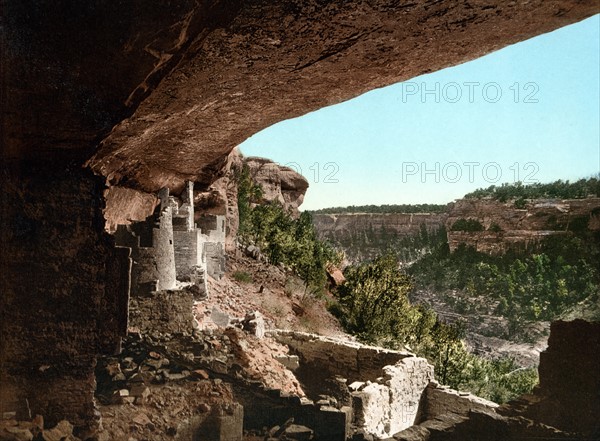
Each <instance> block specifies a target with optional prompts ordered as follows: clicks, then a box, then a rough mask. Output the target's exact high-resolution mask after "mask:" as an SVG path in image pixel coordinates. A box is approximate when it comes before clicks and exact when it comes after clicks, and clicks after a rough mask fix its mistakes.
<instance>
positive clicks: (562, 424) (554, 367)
mask: <svg viewBox="0 0 600 441" xmlns="http://www.w3.org/2000/svg"><path fill="white" fill-rule="evenodd" d="M599 353H600V322H591V323H590V322H586V321H584V320H573V321H571V322H565V321H556V322H553V323H552V326H551V328H550V338H549V339H548V349H546V350H545V351H544V352H542V353H541V355H540V366H539V375H540V384H539V386H538V387H537V388H536V390H534V393H533V394H532V395H525V396H524V397H522V398H520V399H519V400H517V401H516V402H513V403H509V404H508V405H507V406H504V408H503V409H502V413H503V414H505V415H522V416H525V417H527V418H531V419H534V420H536V421H540V422H542V423H544V424H548V425H550V426H553V427H557V428H559V429H562V430H566V431H570V432H576V433H581V434H584V435H586V436H587V437H589V438H585V439H598V438H597V437H598V436H600V421H599V420H598V415H600V358H599V357H598V354H599Z"/></svg>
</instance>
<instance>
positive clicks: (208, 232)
mask: <svg viewBox="0 0 600 441" xmlns="http://www.w3.org/2000/svg"><path fill="white" fill-rule="evenodd" d="M0 10H1V11H2V12H1V26H0V29H1V33H0V35H1V39H2V40H1V48H2V52H1V55H0V76H1V79H2V83H1V87H0V100H1V106H0V107H1V115H2V118H1V121H0V128H1V129H0V157H1V159H2V160H1V164H0V183H1V188H2V191H1V193H0V194H1V199H0V225H1V228H0V292H1V298H0V423H2V424H1V425H0V428H1V429H2V430H3V432H1V433H0V437H1V439H10V440H31V439H33V436H34V435H35V436H36V438H35V439H44V440H75V439H81V440H86V439H88V440H98V439H100V440H104V441H107V440H112V439H123V440H126V441H132V440H138V441H141V440H143V439H152V440H154V439H161V440H168V439H173V440H203V439H207V440H213V439H214V440H223V441H224V440H241V439H242V433H243V430H246V431H251V430H255V429H256V430H258V429H262V428H263V427H267V428H271V427H274V426H278V429H276V430H272V433H270V434H269V435H270V436H271V438H272V439H309V437H310V436H314V437H315V439H319V440H332V441H333V440H344V439H347V438H351V437H354V438H352V439H357V440H358V439H385V438H386V437H391V436H394V437H395V438H394V439H406V440H408V439H431V440H433V439H452V440H459V439H460V440H465V439H481V440H483V439H486V440H487V439H498V440H500V439H502V440H509V439H510V440H512V439H515V440H516V439H531V437H538V438H537V439H559V438H553V437H561V436H562V437H563V438H560V439H567V438H565V437H568V435H565V434H564V433H571V432H574V431H577V432H578V433H579V432H580V433H586V434H590V433H592V431H593V430H594V428H595V427H596V428H597V426H595V424H596V423H597V416H598V415H600V405H599V399H598V394H597V391H598V390H600V379H599V378H600V377H599V376H598V375H597V373H598V372H600V366H598V363H599V361H598V357H597V354H598V351H599V350H600V349H599V345H600V342H599V341H600V337H599V335H600V329H599V327H598V324H597V323H595V324H594V323H586V322H583V321H576V322H571V323H563V322H557V323H555V324H554V325H553V328H552V335H551V337H550V342H549V348H548V350H547V351H546V352H545V353H544V354H542V359H541V364H540V378H541V383H540V386H539V388H538V390H537V392H536V394H535V395H533V396H530V397H526V398H523V400H522V401H521V402H520V403H519V404H518V405H514V406H512V407H510V406H509V407H506V408H504V409H498V411H497V410H496V406H495V405H494V404H493V403H489V402H485V401H484V400H481V399H478V398H477V397H473V396H471V395H467V394H461V393H459V392H456V391H451V390H448V389H447V388H445V387H444V386H442V385H439V384H438V383H436V382H435V381H434V378H433V373H432V368H431V366H430V365H429V364H428V363H427V361H426V360H424V359H421V358H418V357H415V356H414V355H413V354H411V353H410V352H402V351H400V352H394V351H384V350H381V349H379V348H372V347H367V346H363V345H358V344H354V343H352V342H342V341H340V340H336V339H332V338H328V337H319V336H315V335H311V334H302V333H294V332H287V331H276V330H272V329H266V330H265V329H264V322H263V321H262V318H261V316H260V314H256V313H250V314H248V315H247V316H245V317H243V318H237V319H235V318H231V317H229V316H227V315H226V314H224V313H222V314H223V317H224V318H223V321H224V322H225V325H226V326H227V325H228V324H230V325H231V326H229V327H223V328H222V329H221V331H219V332H216V331H215V332H212V331H211V330H207V329H201V327H199V326H198V323H197V321H196V320H195V319H194V316H193V313H192V311H193V309H194V308H195V307H196V306H197V305H201V304H202V302H204V301H206V297H207V296H208V297H210V296H211V295H212V294H211V292H210V287H209V285H210V283H213V282H211V281H217V282H218V280H219V279H220V278H221V277H223V275H224V273H225V271H226V266H227V265H226V260H225V259H226V255H227V254H226V252H227V251H232V250H234V249H235V242H234V237H235V229H236V228H237V226H236V219H237V217H236V216H237V214H236V206H235V197H234V195H233V194H232V186H231V185H230V184H231V182H229V181H228V179H229V177H230V175H229V174H228V173H229V170H230V169H231V167H232V162H234V161H235V160H236V159H235V157H234V156H235V155H230V153H231V152H232V150H233V149H234V148H235V147H236V146H237V145H238V144H240V143H241V142H242V141H243V140H244V139H246V138H248V137H249V136H251V135H252V134H254V133H256V132H257V131H259V130H261V129H263V128H265V127H268V126H270V125H272V124H274V123H275V122H278V121H281V120H284V119H287V118H291V117H295V116H299V115H302V114H305V113H307V112H309V111H312V110H316V109H318V108H320V107H323V106H326V105H330V104H334V103H339V102H342V101H344V100H347V99H350V98H352V97H355V96H357V95H359V94H361V93H364V92H366V91H369V90H372V89H375V88H378V87H382V86H385V85H389V84H392V83H395V82H399V81H402V80H406V79H409V78H412V77H415V76H417V75H420V74H423V73H426V72H431V71H434V70H438V69H442V68H445V67H448V66H452V65H455V64H458V63H462V62H465V61H468V60H472V59H474V58H477V57H480V56H482V55H484V54H486V53H489V52H491V51H494V50H497V49H499V48H502V47H504V46H507V45H510V44H514V43H517V42H519V41H522V40H525V39H527V38H530V37H533V36H535V35H539V34H541V33H545V32H549V31H552V30H554V29H557V28H559V27H562V26H566V25H569V24H572V23H575V22H578V21H580V20H583V19H584V18H587V17H590V16H592V15H594V14H597V13H598V12H599V7H598V2H596V1H592V0H551V1H547V0H544V1H542V0H534V1H528V2H523V1H510V2H509V1H506V2H499V1H496V2H490V1H487V0H477V1H469V2H466V1H465V2H449V1H441V2H440V1H430V0H416V1H413V2H401V1H387V0H373V1H338V0H334V1H330V2H320V1H313V0H308V1H296V0H284V1H278V2H273V1H263V0H256V1H250V2H240V1H233V0H232V1H221V0H214V1H205V0H194V1H191V0H178V1H172V2H161V1H156V0H150V1H134V0H124V1H119V2H101V1H89V2H73V1H65V0H54V1H46V0H35V1H31V0H18V1H17V0H2V2H1V7H0ZM284 147H285V146H282V148H284ZM228 176H229V177H228ZM281 176H282V177H281V182H282V183H283V182H285V185H283V184H281V183H280V185H279V188H282V189H283V190H282V191H285V195H284V196H281V195H279V196H277V197H281V198H282V200H283V201H284V202H286V203H296V204H297V203H299V202H301V200H302V197H303V195H304V192H305V191H306V186H305V185H304V183H303V182H302V179H301V177H297V176H294V175H293V173H291V171H290V170H283V171H282V172H281ZM293 182H295V183H293ZM292 183H293V184H292ZM276 190H277V189H275V190H273V191H276ZM298 201H299V202H298ZM296 207H297V205H296ZM214 286H218V284H216V285H214ZM217 316H218V313H215V317H217ZM251 334H253V335H251ZM258 337H263V338H258ZM265 353H267V354H268V355H269V356H268V357H267V358H261V357H264V354H265ZM275 363H276V366H275ZM142 364H143V366H145V368H144V369H141V368H139V367H140V366H141V365H142ZM138 368H139V369H138ZM315 372H319V374H320V375H318V376H317V377H319V378H315V376H314V375H312V376H311V375H310V374H311V373H312V374H314V373H315ZM191 378H193V379H194V381H188V379H191ZM159 380H160V382H161V383H160V384H161V387H162V389H161V391H162V392H161V393H162V394H163V395H161V397H162V398H161V400H163V398H164V400H163V401H158V400H157V395H156V394H154V395H153V393H152V391H151V388H150V387H149V385H150V384H151V383H153V382H156V381H159ZM184 380H185V381H188V383H186V384H188V385H189V387H187V388H181V389H180V390H179V392H177V393H175V392H173V390H174V389H173V388H172V387H173V386H171V384H178V383H177V382H178V381H184ZM115 384H120V385H121V384H122V385H124V386H123V387H121V388H117V389H114V388H112V389H111V387H112V386H111V385H115ZM105 387H106V389H105ZM107 391H108V392H107ZM324 391H326V393H323V392H324ZM106 393H110V394H111V399H113V398H115V397H116V398H117V399H118V400H120V401H119V402H120V403H121V406H120V407H119V406H117V407H114V406H113V407H110V408H106V407H101V408H100V407H99V397H101V396H103V394H106ZM113 394H114V395H113ZM169 394H173V396H171V395H169ZM320 395H323V396H324V397H320ZM165 400H166V401H165ZM182 400H183V401H185V403H183V401H182ZM161 403H162V404H161ZM150 404H151V405H152V406H153V407H152V409H155V410H154V412H155V413H156V414H157V415H158V416H156V417H153V418H154V419H152V420H151V419H150V417H149V416H148V415H147V414H146V413H144V412H142V410H143V409H146V408H147V409H149V408H150V407H151V406H150ZM192 405H193V412H192V411H190V410H189V409H191V407H190V406H192ZM99 409H100V410H99ZM140 409H141V410H140ZM127 412H130V413H127ZM131 412H133V413H131ZM186 412H187V413H186ZM190 412H191V413H190ZM168 418H171V420H169V421H166V419H168ZM290 418H294V420H293V422H290ZM175 419H176V420H177V424H175V423H172V422H171V421H174V420H175ZM123 421H126V426H127V427H128V430H130V432H128V433H122V434H120V435H119V436H122V437H118V436H117V435H116V434H115V433H113V432H111V430H116V428H118V427H120V426H119V424H120V422H123ZM123 424H125V423H123ZM130 424H131V428H130V427H129V425H130ZM415 424H417V425H415ZM549 426H553V427H556V428H557V429H561V431H565V432H560V433H562V434H560V433H559V431H557V429H553V428H552V427H549ZM306 428H310V431H311V432H310V433H307V432H306V431H305V429H306ZM303 431H304V432H303ZM490 434H493V435H490ZM590 436H594V435H590ZM75 437H77V438H75ZM285 437H288V438H285ZM374 437H375V438H374ZM570 439H573V438H570ZM590 439H591V438H590Z"/></svg>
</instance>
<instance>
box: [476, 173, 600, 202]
mask: <svg viewBox="0 0 600 441" xmlns="http://www.w3.org/2000/svg"><path fill="white" fill-rule="evenodd" d="M589 196H596V197H600V179H599V178H596V177H592V178H588V179H580V180H578V181H575V182H569V181H568V180H567V181H563V180H561V179H559V180H558V181H554V182H550V183H547V184H541V183H535V184H529V185H523V183H521V182H517V183H515V184H502V185H500V186H496V185H492V186H490V187H488V188H479V189H477V190H475V191H473V192H471V193H467V194H466V195H465V198H467V199H472V198H484V197H491V198H492V199H495V200H498V201H500V202H506V201H508V200H512V199H517V200H524V199H584V198H587V197H589Z"/></svg>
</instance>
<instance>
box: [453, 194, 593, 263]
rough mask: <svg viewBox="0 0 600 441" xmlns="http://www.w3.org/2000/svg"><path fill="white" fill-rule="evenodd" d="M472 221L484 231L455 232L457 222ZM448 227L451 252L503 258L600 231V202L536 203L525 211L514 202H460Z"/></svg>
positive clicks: (456, 205)
mask: <svg viewBox="0 0 600 441" xmlns="http://www.w3.org/2000/svg"><path fill="white" fill-rule="evenodd" d="M469 219H471V220H475V221H477V222H479V224H480V225H481V228H482V231H454V230H453V226H454V225H455V223H456V222H457V221H459V220H469ZM446 226H447V231H448V245H449V246H450V250H451V251H454V250H455V249H456V248H457V247H458V246H459V245H460V244H465V245H467V246H472V247H474V248H475V249H476V250H477V251H481V252H484V253H490V254H501V253H504V252H505V251H507V250H508V249H511V248H513V249H514V248H519V247H520V248H526V247H528V246H530V245H532V244H535V243H536V242H539V241H540V240H542V239H543V238H545V237H548V236H555V235H564V234H569V233H570V232H582V231H600V198H594V197H591V198H586V199H566V200H559V199H532V200H529V201H527V202H526V203H525V202H524V203H523V205H522V207H521V208H518V207H517V206H515V201H514V200H512V201H508V202H500V201H497V200H492V199H475V198H472V199H460V200H458V201H456V202H455V203H454V204H452V207H451V209H450V212H449V213H448V218H447V221H446Z"/></svg>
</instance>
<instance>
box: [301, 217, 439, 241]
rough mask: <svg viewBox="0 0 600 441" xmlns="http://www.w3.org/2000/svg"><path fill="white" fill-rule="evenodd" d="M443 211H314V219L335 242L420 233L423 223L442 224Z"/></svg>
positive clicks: (428, 225)
mask: <svg viewBox="0 0 600 441" xmlns="http://www.w3.org/2000/svg"><path fill="white" fill-rule="evenodd" d="M447 218H448V215H447V214H446V213H412V214H411V213H390V214H383V213H344V214H335V213H334V214H314V215H313V223H314V224H315V227H316V228H317V231H318V232H319V234H321V235H322V236H323V237H325V238H328V239H330V240H333V241H335V242H344V241H346V240H348V239H350V238H352V237H353V236H361V235H364V234H368V233H370V234H373V235H374V236H376V237H377V236H379V237H380V236H381V235H382V234H388V235H390V236H394V237H399V238H402V237H408V236H413V235H415V234H419V232H420V231H421V228H423V226H424V227H425V228H426V229H427V231H433V230H437V229H438V228H440V227H442V226H444V224H445V223H446V220H447Z"/></svg>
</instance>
